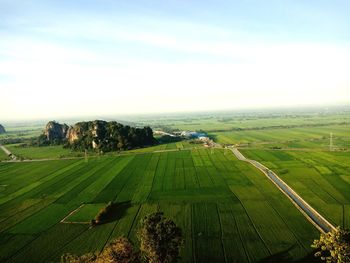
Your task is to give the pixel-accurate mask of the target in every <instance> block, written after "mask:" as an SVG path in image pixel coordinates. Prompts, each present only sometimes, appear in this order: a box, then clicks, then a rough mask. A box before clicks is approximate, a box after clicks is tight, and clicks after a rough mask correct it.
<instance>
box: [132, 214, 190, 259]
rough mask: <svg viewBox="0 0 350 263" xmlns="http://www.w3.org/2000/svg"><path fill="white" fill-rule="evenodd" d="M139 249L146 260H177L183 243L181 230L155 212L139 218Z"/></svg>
mask: <svg viewBox="0 0 350 263" xmlns="http://www.w3.org/2000/svg"><path fill="white" fill-rule="evenodd" d="M138 237H139V240H140V243H141V245H140V250H141V253H142V254H143V255H144V257H145V259H146V261H147V262H151V263H170V262H177V261H178V259H179V254H180V249H181V247H182V244H183V238H182V231H181V229H180V228H179V227H177V226H176V224H175V223H174V221H172V220H171V219H167V218H165V217H164V216H163V213H162V212H156V213H153V214H150V215H148V216H146V217H145V218H144V219H142V220H141V229H140V230H139V232H138Z"/></svg>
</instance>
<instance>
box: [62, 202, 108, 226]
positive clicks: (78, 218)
mask: <svg viewBox="0 0 350 263" xmlns="http://www.w3.org/2000/svg"><path fill="white" fill-rule="evenodd" d="M105 206H106V204H83V205H82V206H81V207H79V208H78V209H77V210H75V211H74V212H73V214H71V215H69V216H68V217H67V218H66V219H65V220H64V222H65V223H70V222H80V223H90V221H91V220H92V219H94V218H95V216H96V215H97V213H98V212H99V211H100V210H101V209H102V208H103V207H105Z"/></svg>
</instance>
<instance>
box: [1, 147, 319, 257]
mask: <svg viewBox="0 0 350 263" xmlns="http://www.w3.org/2000/svg"><path fill="white" fill-rule="evenodd" d="M0 184H1V185H3V187H2V188H1V189H0V210H1V211H2V213H1V215H0V217H1V218H0V232H1V234H0V243H1V246H0V257H1V258H0V261H8V262H23V261H24V260H25V261H26V262H29V261H30V262H47V261H58V260H59V257H60V255H62V254H63V253H66V252H70V253H75V254H82V253H86V252H95V251H99V250H101V249H102V248H103V247H104V246H105V245H106V243H108V241H109V240H111V239H112V238H114V237H118V236H121V235H125V236H128V237H129V238H130V239H131V240H132V241H133V242H134V243H137V242H138V240H137V238H136V232H137V229H138V227H139V221H140V219H141V218H142V217H143V216H144V215H146V214H148V213H150V212H152V211H157V210H161V211H164V213H165V215H166V216H168V217H171V218H173V219H174V220H175V222H176V223H177V224H178V225H179V226H180V227H181V228H182V229H183V232H184V235H185V246H184V249H183V250H182V261H183V262H204V261H205V262H258V261H260V260H263V259H265V260H266V259H270V260H275V261H281V260H297V259H300V258H303V257H305V256H306V255H308V254H309V253H310V252H311V250H310V243H311V242H312V240H313V239H314V238H315V237H317V236H318V233H317V231H316V229H315V228H314V227H313V226H312V225H311V224H310V223H309V222H308V221H307V220H306V219H305V218H304V217H303V215H302V214H301V213H300V212H299V211H298V210H297V209H296V208H295V207H294V206H293V205H292V204H291V203H290V201H289V200H288V199H287V198H286V197H284V196H283V195H282V194H281V193H280V192H279V190H277V189H276V188H275V186H274V185H273V184H272V183H271V182H270V181H269V180H268V179H267V178H266V177H264V176H263V175H262V174H261V173H260V172H259V171H257V170H256V169H255V168H253V167H252V166H250V165H249V164H247V163H244V162H241V161H238V160H237V159H235V157H234V156H233V155H232V153H231V152H228V151H227V152H225V151H224V150H220V149H216V150H208V149H192V150H176V151H172V152H156V153H145V154H137V155H133V154H129V155H125V156H106V157H101V158H89V159H88V160H87V161H86V160H55V161H43V162H28V163H0ZM109 201H115V202H117V203H118V204H119V205H120V207H119V213H118V215H117V217H116V218H115V220H114V221H112V222H109V223H106V224H103V225H100V226H97V227H94V228H91V229H90V228H89V226H88V224H86V223H84V222H88V221H89V220H91V219H92V218H91V217H92V215H93V214H94V213H95V211H97V210H98V209H99V208H100V207H103V206H104V205H105V204H106V203H108V202H109ZM82 204H84V205H82ZM68 215H69V216H68ZM67 216H68V217H67ZM66 217H67V218H66ZM64 218H65V220H64V222H61V220H62V219H64ZM76 221H78V222H81V223H72V222H76Z"/></svg>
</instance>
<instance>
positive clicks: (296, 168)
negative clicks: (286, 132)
mask: <svg viewBox="0 0 350 263" xmlns="http://www.w3.org/2000/svg"><path fill="white" fill-rule="evenodd" d="M242 153H243V154H245V155H246V157H248V158H251V159H254V160H257V161H260V162H261V163H263V164H265V165H266V166H267V167H269V168H270V169H272V170H274V171H276V172H277V173H278V174H279V176H280V177H281V178H282V179H283V180H284V181H285V182H286V183H287V184H288V185H289V186H291V187H292V188H293V189H294V190H295V191H296V192H297V193H298V194H300V195H301V196H302V197H303V198H304V199H305V200H306V201H307V202H308V203H310V204H311V205H312V206H313V207H314V208H315V209H316V210H318V211H319V212H320V213H321V214H322V215H323V216H325V217H326V218H328V219H329V221H330V222H331V223H333V224H334V225H339V226H343V227H347V228H349V227H350V154H349V152H336V151H332V152H329V151H328V152H326V151H322V152H321V151H279V150H275V151H273V150H270V151H267V150H243V151H242Z"/></svg>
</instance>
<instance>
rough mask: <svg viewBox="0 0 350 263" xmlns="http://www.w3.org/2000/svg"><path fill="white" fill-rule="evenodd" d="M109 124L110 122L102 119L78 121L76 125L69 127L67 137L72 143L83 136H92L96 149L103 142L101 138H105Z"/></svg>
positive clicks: (93, 145)
mask: <svg viewBox="0 0 350 263" xmlns="http://www.w3.org/2000/svg"><path fill="white" fill-rule="evenodd" d="M107 126H108V122H106V121H100V120H96V121H89V122H78V123H76V124H75V125H74V126H71V127H69V129H68V132H67V136H66V138H67V141H68V142H69V143H70V144H72V143H74V142H75V141H78V140H81V139H83V138H90V140H91V142H92V148H93V149H95V148H97V147H98V145H99V144H100V143H101V140H102V139H103V138H105V136H106V133H107V131H106V127H107Z"/></svg>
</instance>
